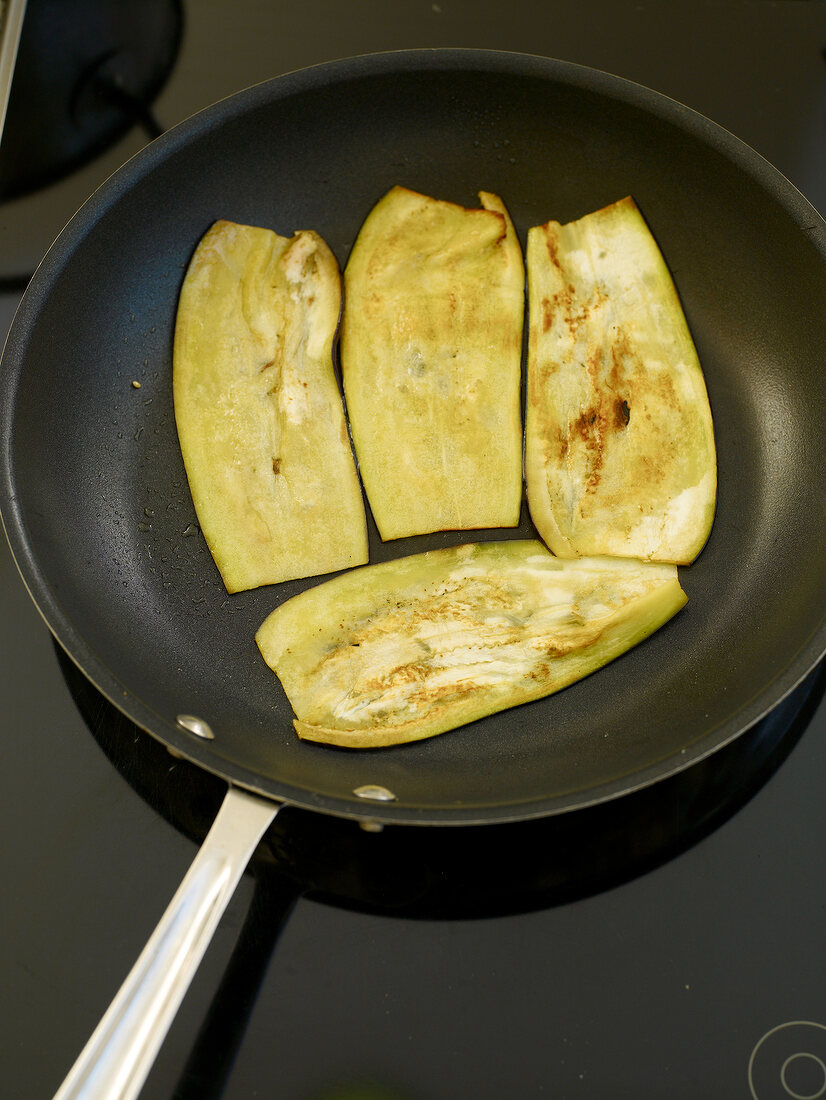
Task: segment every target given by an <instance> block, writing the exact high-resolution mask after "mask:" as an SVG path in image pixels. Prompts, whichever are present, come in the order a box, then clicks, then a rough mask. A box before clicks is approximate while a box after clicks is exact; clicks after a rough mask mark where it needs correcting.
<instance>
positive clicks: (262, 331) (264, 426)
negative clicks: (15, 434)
mask: <svg viewBox="0 0 826 1100" xmlns="http://www.w3.org/2000/svg"><path fill="white" fill-rule="evenodd" d="M340 310H341V276H340V273H339V269H338V264H337V262H336V260H335V257H334V256H333V254H332V252H331V251H330V249H329V248H328V247H327V245H326V244H325V242H324V241H323V240H322V238H321V237H320V236H318V234H317V233H314V232H312V231H302V232H299V233H296V234H295V235H294V236H293V237H291V238H286V237H280V236H278V235H277V234H276V233H274V232H273V231H272V230H269V229H261V228H258V227H254V226H246V225H238V224H236V223H234V222H229V221H218V222H216V223H215V224H214V225H213V226H212V227H211V228H210V229H209V230H208V231H207V233H206V234H205V235H204V237H203V238H202V239H201V242H200V244H199V245H198V248H197V249H196V251H195V254H194V256H193V258H192V261H191V263H190V266H189V268H188V271H187V274H186V277H185V279H184V284H183V287H182V289H181V295H180V301H179V304H178V313H177V320H176V327H175V344H174V360H173V362H174V366H173V389H174V400H175V420H176V423H177V428H178V437H179V441H180V445H181V451H182V454H183V458H184V464H185V467H186V472H187V477H188V480H189V485H190V489H191V491H192V499H193V502H194V504H195V510H196V513H197V516H198V523H199V524H200V527H201V530H202V532H203V535H204V538H205V540H206V542H207V545H208V546H209V549H210V551H211V553H212V556H213V558H214V560H215V563H216V565H217V566H218V570H219V572H220V573H221V576H222V578H223V580H224V584H225V585H226V588H227V591H229V592H239V591H241V590H243V589H248V588H256V587H258V586H259V585H265V584H274V583H277V582H279V581H285V580H293V579H295V578H298V577H309V576H317V575H319V574H322V573H329V572H333V571H335V570H339V569H345V568H348V567H350V566H354V565H362V564H364V562H366V561H367V560H368V549H367V526H366V519H365V514H364V503H363V498H362V495H361V486H360V484H359V480H358V475H357V472H356V467H355V460H354V458H353V453H352V450H351V447H350V440H349V436H348V433H347V425H346V422H345V418H344V407H343V402H342V397H341V393H340V391H339V388H338V383H337V381H336V378H335V374H334V370H333V359H332V348H333V338H334V336H335V332H336V329H337V327H338V321H339V315H340Z"/></svg>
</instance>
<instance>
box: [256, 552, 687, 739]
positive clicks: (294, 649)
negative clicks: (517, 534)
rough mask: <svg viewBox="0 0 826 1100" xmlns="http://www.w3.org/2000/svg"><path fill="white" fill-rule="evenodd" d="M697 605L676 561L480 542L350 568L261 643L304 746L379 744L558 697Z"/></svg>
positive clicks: (268, 626) (278, 620)
mask: <svg viewBox="0 0 826 1100" xmlns="http://www.w3.org/2000/svg"><path fill="white" fill-rule="evenodd" d="M685 602H686V596H685V593H684V592H683V590H682V588H681V586H680V582H679V579H678V576H677V568H676V566H674V565H661V564H654V563H650V562H640V561H632V560H629V559H609V558H581V559H577V560H575V561H571V560H569V561H564V560H561V559H559V558H556V557H554V556H553V555H552V554H550V553H549V552H548V550H547V549H546V547H545V546H543V544H542V543H541V542H540V541H539V540H538V539H526V540H510V541H504V542H487V543H471V544H467V545H464V546H457V547H450V548H448V549H442V550H431V551H427V552H425V553H422V554H414V555H411V556H409V557H406V558H398V559H396V560H394V561H388V562H382V563H379V564H375V565H368V566H365V567H364V568H363V569H355V570H351V571H350V572H347V573H342V574H340V575H339V576H338V577H334V578H332V579H331V580H328V581H326V582H325V583H323V584H319V585H316V586H315V587H313V588H310V589H307V590H306V591H304V592H302V593H300V594H299V595H297V596H293V597H292V599H289V600H287V601H286V602H285V603H283V604H281V606H280V607H278V608H276V609H275V611H273V612H272V613H271V614H270V615H269V616H268V618H267V619H266V620H265V621H264V623H263V624H262V625H261V627H260V628H259V630H258V632H257V634H256V641H257V643H258V646H259V649H260V650H261V654H262V656H263V657H264V660H265V661H266V662H267V664H268V665H269V666H270V667H271V668H272V669H273V670H274V671H275V672H276V674H277V675H278V677H279V679H280V680H281V683H282V686H283V688H284V690H285V692H286V694H287V698H288V699H289V701H290V704H291V705H292V707H293V710H294V712H295V714H296V715H297V720H296V721H295V723H294V725H295V728H296V731H297V733H298V735H299V737H301V738H303V739H306V740H311V741H320V742H324V743H327V744H331V745H338V746H345V747H349V748H361V749H363V748H376V747H379V746H384V745H394V744H400V743H402V742H407V741H417V740H420V739H423V738H425V737H432V736H434V735H435V734H439V733H443V732H445V731H446V730H449V729H453V728H455V727H457V726H460V725H463V724H465V723H467V722H472V721H474V720H475V719H477V718H482V717H484V716H485V715H488V714H493V713H494V712H496V711H500V710H504V709H506V708H507V707H513V706H516V705H518V704H520V703H526V702H528V701H530V700H533V699H539V698H541V697H542V696H545V695H550V694H551V693H552V692H555V691H558V690H560V688H563V687H566V686H567V685H568V684H571V683H573V682H574V681H575V680H579V679H582V677H584V676H587V675H588V674H589V673H591V672H594V671H595V670H596V669H598V668H600V667H602V666H603V665H605V664H607V663H608V662H609V661H611V660H613V659H614V658H615V657H618V656H619V655H620V654H621V653H624V652H625V651H626V650H628V649H630V648H631V647H632V646H634V645H636V644H637V643H638V642H640V641H642V639H643V638H645V637H647V636H648V635H650V634H651V633H653V632H654V631H655V630H657V629H658V628H659V627H660V626H662V625H663V623H665V622H666V621H667V620H668V619H670V618H671V617H672V616H673V615H674V614H676V612H677V611H679V610H680V608H681V607H682V606H683V605H684V604H685Z"/></svg>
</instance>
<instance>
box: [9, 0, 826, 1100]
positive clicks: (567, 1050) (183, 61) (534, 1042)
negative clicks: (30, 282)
mask: <svg viewBox="0 0 826 1100" xmlns="http://www.w3.org/2000/svg"><path fill="white" fill-rule="evenodd" d="M29 7H30V10H31V11H34V12H35V15H36V18H35V17H34V16H33V17H32V20H31V24H30V26H34V25H35V24H37V25H38V26H39V27H40V28H43V27H45V28H46V31H45V32H42V33H44V34H45V39H46V40H48V39H49V37H50V36H49V34H48V29H49V28H50V27H52V28H54V27H55V26H56V25H57V26H59V25H60V24H59V20H60V8H61V5H60V4H56V3H49V2H48V0H29ZM81 7H82V8H83V9H84V15H85V18H87V19H88V24H87V25H88V27H89V28H90V29H89V30H86V31H84V34H83V35H78V36H77V40H76V41H75V40H73V42H74V45H73V46H72V50H69V49H68V47H67V49H66V50H64V52H63V63H62V67H61V69H60V72H59V73H58V72H55V70H54V69H50V70H49V73H50V77H49V79H50V81H51V84H50V85H49V94H48V95H46V96H45V97H44V99H43V109H44V110H45V111H47V112H50V116H49V117H50V118H51V123H50V125H52V128H53V129H54V131H55V132H56V133H57V134H59V136H60V142H59V143H58V145H59V148H56V151H55V159H54V160H53V161H51V162H50V161H49V159H48V156H47V155H46V153H44V151H43V143H38V146H37V150H36V151H37V156H38V158H40V159H39V160H38V161H37V165H35V167H36V168H37V171H35V168H34V167H33V168H32V169H31V171H29V170H28V169H26V168H25V166H24V167H20V166H19V164H15V165H12V166H11V167H9V165H7V166H6V169H5V171H4V170H3V169H2V157H1V156H0V181H13V183H12V182H9V183H8V185H7V188H6V191H5V192H4V198H3V199H2V200H1V201H0V241H1V242H2V247H0V285H2V288H3V290H4V292H3V294H2V296H1V297H0V325H2V327H3V331H5V328H6V327H7V326H8V323H9V321H10V319H11V316H12V313H13V310H14V307H15V305H16V302H17V300H18V299H19V296H20V293H21V291H22V289H23V287H24V286H25V283H26V280H27V278H28V277H29V276H30V275H31V273H32V271H33V270H34V268H35V266H36V264H37V262H38V261H39V259H40V257H41V256H42V254H43V253H44V251H45V250H46V248H47V247H48V245H49V243H50V241H51V239H52V238H53V236H54V235H55V234H56V233H57V231H58V230H59V229H60V228H61V226H62V224H63V223H64V222H65V221H66V220H68V218H69V217H70V216H71V214H72V213H73V212H74V210H75V209H76V207H77V206H78V205H79V204H80V203H81V202H82V201H83V199H84V198H85V197H86V196H87V195H88V194H90V193H91V192H92V190H94V188H95V187H96V186H97V185H98V184H99V183H100V182H102V180H103V179H105V178H106V176H107V175H108V174H109V173H110V172H111V171H112V170H114V169H115V168H116V167H118V166H119V165H120V164H121V163H123V161H124V160H125V159H127V158H128V156H130V155H131V154H132V153H133V152H135V151H136V150H137V149H139V148H140V147H141V146H142V145H143V144H145V142H146V141H148V140H150V139H151V137H152V136H153V134H155V133H156V132H158V131H159V130H162V129H164V128H166V127H168V126H170V125H172V124H174V123H176V122H178V121H180V120H182V119H183V118H185V117H187V116H188V115H189V114H191V113H193V112H194V111H196V110H198V109H199V108H201V107H203V106H206V105H207V104H209V103H211V102H214V101H215V100H216V99H219V98H220V97H222V96H224V95H226V94H229V93H232V92H234V91H236V90H238V89H240V88H242V87H245V86H247V85H249V84H251V83H254V82H256V81H258V80H262V79H266V78H269V77H271V76H274V75H277V74H278V73H281V72H286V71H289V70H292V69H295V68H298V67H301V66H304V65H307V64H312V63H315V62H319V61H324V60H328V59H331V58H335V57H343V56H348V55H354V54H359V53H366V52H372V51H375V50H384V49H398V48H407V47H421V46H469V47H489V48H495V49H512V50H519V51H522V52H529V53H537V54H543V55H546V56H551V57H557V58H562V59H565V60H569V61H575V62H579V63H583V64H588V65H592V66H594V67H596V68H601V69H605V70H607V71H609V72H613V73H616V74H618V75H621V76H624V77H628V78H630V79H633V80H636V81H638V82H640V83H642V84H646V85H648V86H651V87H654V88H656V89H657V90H658V91H661V92H664V93H666V94H668V95H670V96H672V97H674V98H676V99H678V100H681V101H682V102H684V103H686V104H688V105H689V106H691V107H693V108H695V109H696V110H699V111H701V112H702V113H704V114H706V115H708V116H709V117H711V118H712V119H714V121H716V122H718V123H720V124H722V125H723V126H726V127H727V128H728V129H730V130H732V131H733V132H734V133H735V134H737V135H738V136H739V137H741V138H743V139H744V140H745V141H747V142H748V143H749V144H751V145H752V146H754V147H755V148H756V149H757V150H758V151H759V152H761V153H762V154H763V155H764V156H766V157H767V158H768V159H769V160H770V161H772V163H774V164H775V166H776V167H778V168H779V169H780V170H781V171H782V172H784V173H785V174H786V175H787V176H788V177H789V178H790V179H791V180H792V182H793V183H795V184H796V185H797V186H798V187H799V188H800V189H801V190H802V191H803V193H804V194H805V195H806V196H807V197H808V198H809V199H810V201H811V202H812V203H813V204H814V205H815V206H816V207H817V208H818V209H819V210H820V211H822V212H824V213H826V61H824V48H826V8H824V6H823V5H822V4H820V3H817V2H808V0H785V2H783V3H768V2H766V3H764V2H759V0H750V2H744V3H727V4H719V3H699V4H698V3H686V2H682V0H680V2H673V3H669V4H662V3H659V2H653V0H645V2H639V3H636V2H635V3H631V2H624V0H622V2H621V0H603V2H596V0H579V2H577V3H570V2H569V3H559V2H548V3H546V4H543V5H534V4H531V3H527V2H514V3H511V4H508V5H502V4H497V3H492V2H488V0H475V2H473V3H471V2H470V0H455V2H454V0H442V2H441V3H440V4H430V3H418V2H415V3H414V2H412V0H405V2H396V3H394V4H392V5H389V4H380V3H375V2H369V0H354V2H352V3H350V4H347V5H342V4H340V3H335V2H332V0H331V2H322V0H305V2H303V3H302V4H298V5H279V4H264V3H259V2H256V0H241V2H237V3H234V4H232V5H225V4H221V3H218V2H217V0H197V2H193V3H191V4H185V5H183V6H182V7H180V6H179V5H177V4H171V3H170V4H160V3H159V4H153V5H148V6H147V8H149V7H151V9H152V15H151V19H150V18H149V15H147V18H146V20H145V21H144V24H143V25H142V26H141V27H140V29H139V31H137V30H136V28H135V26H129V25H128V24H127V25H124V27H122V28H121V27H119V26H118V25H117V21H116V20H115V19H113V17H112V10H113V8H114V7H118V6H117V5H115V6H113V5H111V4H105V3H100V4H97V5H96V4H95V3H90V2H85V3H84V4H82V5H81ZM55 20H57V23H55ZM30 33H33V32H30ZM136 36H137V37H136ZM24 45H25V39H24ZM38 49H39V47H37V45H36V43H31V42H30V43H29V44H28V45H26V48H25V50H24V49H23V47H21V63H22V62H25V63H26V64H27V65H28V64H29V63H30V62H29V61H26V58H32V57H34V58H37V57H38V56H41V55H40V54H39V53H38ZM72 51H74V52H72ZM21 71H22V70H21ZM20 79H21V85H20V86H21V87H24V86H25V87H26V88H27V89H30V88H32V87H36V86H37V73H36V72H32V71H30V70H26V71H24V72H23V75H22V76H21V78H20ZM56 89H59V90H60V96H64V97H66V101H65V103H64V102H63V100H62V99H60V96H58V91H57V90H56ZM16 94H17V95H18V97H19V95H20V93H19V92H17V93H16ZM32 94H33V93H32ZM31 98H32V96H31V95H27V97H26V99H25V103H23V105H22V106H20V104H21V103H22V101H21V100H20V99H19V98H18V107H17V108H15V105H14V100H13V101H12V108H10V122H9V126H10V127H14V129H11V130H10V132H11V133H12V134H14V133H17V134H18V135H19V134H20V133H21V126H22V123H21V121H20V119H19V117H18V120H17V121H16V122H15V117H16V116H15V114H14V113H13V111H18V110H22V109H23V107H25V110H26V111H29V110H31V109H32V104H31ZM59 99H60V104H59V105H58V100H59ZM58 116H59V117H58ZM30 125H32V126H37V125H38V124H37V122H36V120H35V121H34V122H32V123H30ZM48 130H49V126H48V125H46V123H45V122H44V123H43V128H42V133H45V132H46V131H48ZM41 136H42V135H41ZM69 138H71V139H72V140H69ZM75 139H76V140H75ZM21 149H22V150H23V151H24V150H25V142H22V143H20V144H18V145H16V146H15V150H16V152H15V157H22V156H23V152H21V151H20V150H21ZM44 158H45V159H44ZM44 164H45V167H44ZM11 168H15V169H16V170H15V171H11ZM68 399H71V395H67V400H68ZM0 594H2V604H0V638H2V652H3V657H4V659H3V661H2V664H0V685H1V686H0V692H2V695H0V698H2V700H3V704H4V706H3V720H2V721H3V735H4V736H3V749H4V752H3V761H4V767H3V769H2V773H0V774H1V775H2V779H1V780H0V782H2V788H1V789H0V804H2V806H3V812H4V824H5V827H4V830H3V835H4V841H5V842H4V844H3V846H2V855H0V859H2V874H3V882H4V889H3V900H2V939H0V942H2V947H3V951H4V957H3V970H2V973H3V989H4V993H3V997H2V1006H3V1019H2V1029H1V1033H2V1040H0V1042H1V1043H2V1051H3V1054H2V1067H3V1069H2V1081H3V1084H2V1087H0V1094H1V1095H3V1096H9V1097H14V1098H30V1097H31V1098H38V1097H48V1096H50V1095H52V1093H53V1092H54V1091H55V1089H56V1088H57V1087H58V1085H59V1083H60V1081H61V1080H62V1078H63V1076H64V1075H65V1073H66V1072H67V1070H68V1069H69V1067H70V1065H71V1063H72V1061H73V1060H74V1058H75V1056H76V1055H77V1053H78V1052H79V1051H80V1049H81V1047H82V1046H83V1044H84V1043H85V1041H86V1039H87V1038H88V1036H89V1034H90V1033H91V1031H92V1029H93V1028H94V1026H95V1024H96V1022H97V1020H98V1019H99V1017H100V1015H101V1014H102V1012H103V1011H104V1010H105V1008H106V1006H107V1004H108V1002H109V1000H110V999H111V997H112V995H113V994H114V992H115V991H116V989H117V987H118V986H119V984H120V982H121V980H122V979H123V978H124V977H125V975H126V973H127V971H128V970H129V968H130V966H131V964H132V962H133V961H134V959H135V958H136V956H137V954H138V952H139V951H140V949H141V947H142V946H143V944H144V942H145V940H146V938H147V937H148V935H149V933H150V932H151V930H152V928H153V927H154V924H155V922H156V920H157V919H158V918H159V917H160V915H161V913H162V912H163V909H164V908H165V906H166V904H167V902H168V900H169V898H170V897H171V896H172V893H173V892H174V890H175V888H176V887H177V885H178V883H179V881H180V879H181V877H182V876H183V874H184V872H185V870H186V868H187V866H188V864H189V862H190V861H191V859H192V858H193V856H194V854H195V851H196V849H197V846H198V844H199V843H200V841H201V840H202V839H203V837H204V835H205V833H206V831H207V828H208V826H209V824H210V822H211V820H212V817H213V815H214V813H215V811H216V809H217V807H218V805H219V803H220V800H221V797H222V794H223V784H222V783H221V782H220V781H218V780H215V779H213V778H212V777H210V776H208V775H205V774H204V773H202V772H200V771H198V770H197V769H195V768H194V767H192V766H190V765H188V764H185V763H183V762H182V761H179V760H175V759H173V758H172V757H171V756H170V755H169V754H168V753H167V752H166V750H165V749H163V748H162V747H160V746H159V745H158V744H157V743H155V742H154V741H151V740H150V739H149V738H148V737H147V736H146V735H144V734H143V733H142V732H140V731H139V730H138V729H136V728H135V727H134V726H132V725H131V724H130V723H129V722H127V721H126V719H124V718H123V717H122V716H121V715H120V714H119V713H118V712H117V711H115V710H114V709H113V708H112V707H111V706H110V705H109V704H108V703H107V702H106V701H105V700H104V699H103V698H102V697H101V696H100V695H99V694H98V693H97V692H96V691H95V690H94V689H93V688H92V687H91V686H90V685H89V684H88V682H87V681H86V680H85V679H84V677H83V676H82V675H81V674H80V673H79V672H78V671H77V670H76V669H75V668H74V666H73V665H72V664H71V663H70V662H69V661H68V660H67V659H66V658H65V657H64V656H63V655H62V653H61V652H60V650H59V649H58V647H57V646H56V645H55V644H54V643H53V641H52V640H51V637H50V635H49V633H48V631H47V629H46V627H45V625H44V624H43V623H42V622H41V620H40V618H39V616H38V614H37V612H36V611H35V609H34V607H33V605H32V604H31V602H30V601H29V599H28V596H27V594H26V592H25V590H24V588H23V586H22V584H21V583H20V581H19V579H18V577H17V574H16V571H15V568H14V565H13V563H12V561H11V559H10V556H9V553H8V551H7V550H6V548H5V545H3V547H2V549H1V550H0ZM824 687H826V673H824V672H823V670H822V668H817V669H815V670H814V671H813V672H812V674H811V675H810V676H809V677H808V679H807V680H806V681H805V682H804V683H803V684H801V685H800V687H799V688H798V689H797V690H796V691H795V692H794V693H793V694H792V695H791V696H789V697H788V699H787V700H786V701H785V702H784V703H783V704H781V706H780V707H779V708H778V709H777V711H775V712H774V713H773V714H772V715H771V716H770V717H769V718H768V719H766V720H764V721H763V722H762V723H760V724H759V725H758V726H757V727H755V728H754V729H753V730H751V731H749V732H748V733H747V734H746V735H744V736H743V737H742V738H741V739H740V740H739V741H738V742H736V743H735V744H733V745H731V746H729V747H728V748H726V749H724V750H722V751H721V752H719V753H717V754H715V755H714V756H712V757H710V758H709V759H707V760H705V761H703V762H702V763H701V764H699V765H697V766H696V767H694V768H692V769H690V770H688V771H686V772H684V773H682V774H681V775H679V776H676V777H674V778H672V779H669V780H667V781H665V782H662V783H660V784H658V785H656V786H654V787H652V788H650V789H648V790H645V791H641V792H639V793H637V794H635V795H631V796H628V797H627V798H625V799H622V800H619V801H617V802H615V803H611V804H608V805H605V806H602V807H599V808H596V809H591V810H584V811H578V812H576V813H573V814H568V815H564V816H562V817H560V818H555V819H550V820H547V821H538V822H531V823H524V824H518V825H509V826H501V827H500V826H495V827H494V826H491V827H484V828H472V829H437V830H416V829H405V828H399V827H388V828H386V829H385V830H384V831H383V832H380V833H368V832H365V831H363V830H361V829H360V828H359V827H358V826H357V825H356V824H354V823H352V822H343V821H336V820H333V819H329V818H323V817H320V816H317V815H311V814H307V813H305V812H303V811H298V810H292V809H289V810H285V811H284V812H283V813H282V814H281V815H279V818H278V819H277V821H276V824H275V825H274V827H273V828H272V829H271V831H270V833H269V834H268V836H267V839H266V842H265V844H264V845H263V846H262V848H261V849H260V851H259V854H258V856H257V857H256V859H255V861H254V863H253V864H252V866H251V868H250V873H249V874H248V875H246V876H245V878H244V880H243V881H242V884H241V886H240V887H239V890H238V892H237V894H236V896H235V897H234V898H233V900H232V902H231V904H230V907H229V910H228V912H227V914H226V915H225V917H224V919H223V920H222V922H221V925H220V927H219V929H218V933H217V935H216V937H215V940H214V942H213V944H212V946H211V947H210V949H209V952H208V954H207V957H206V959H205V961H204V964H203V965H202V967H201V969H200V971H199V973H198V975H197V977H196V979H195V982H194V984H193V987H192V989H191V990H190V993H189V995H188V996H187V998H186V1000H185V1002H184V1005H183V1007H182V1009H181V1012H180V1014H179V1016H178V1018H177V1020H176V1022H175V1023H174V1025H173V1027H172V1030H171V1032H170V1035H169V1037H168V1039H167V1042H166V1043H165V1045H164V1047H163V1048H162V1050H161V1053H160V1056H159V1058H158V1061H157V1063H156V1065H155V1067H154V1069H153V1070H152V1071H151V1073H150V1076H149V1078H148V1080H147V1083H146V1086H145V1088H144V1092H143V1093H142V1095H143V1096H145V1097H147V1098H153V1100H154V1098H157V1100H168V1098H172V1097H175V1098H179V1100H181V1098H188V1097H191V1098H195V1097H197V1098H199V1100H203V1098H207V1097H219V1096H221V1097H226V1098H227V1100H241V1098H244V1100H251V1098H258V1097H262V1098H263V1097H268V1098H269V1097H272V1098H284V1100H443V1098H444V1100H447V1098H455V1097H473V1098H475V1100H486V1098H488V1097H490V1098H493V1097H497V1098H499V1097H515V1098H521V1097H546V1096H547V1097H554V1098H568V1097H570V1098H598V1100H608V1098H610V1100H624V1098H629V1100H630V1098H633V1100H639V1098H642V1097H645V1098H649V1100H650V1098H660V1097H662V1098H669V1100H679V1098H686V1100H688V1098H691V1100H696V1098H698V1097H702V1098H703V1100H716V1098H718V1097H719V1098H721V1100H722V1098H730V1097H731V1098H735V1097H743V1098H749V1097H757V1098H759V1100H775V1098H783V1097H792V1098H806V1100H813V1098H816V1097H821V1096H826V993H825V992H824V989H826V981H824V979H826V876H824V875H822V874H821V873H820V866H819V858H818V856H817V851H818V850H819V841H820V838H821V837H822V836H824V835H826V809H824V806H826V802H825V801H824V799H823V797H822V794H821V786H822V783H823V776H825V775H826V703H824V702H823V694H824Z"/></svg>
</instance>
